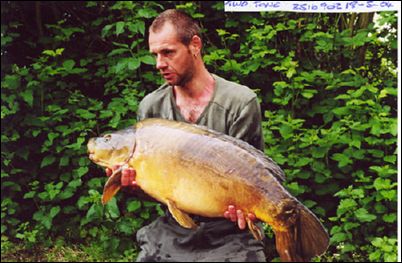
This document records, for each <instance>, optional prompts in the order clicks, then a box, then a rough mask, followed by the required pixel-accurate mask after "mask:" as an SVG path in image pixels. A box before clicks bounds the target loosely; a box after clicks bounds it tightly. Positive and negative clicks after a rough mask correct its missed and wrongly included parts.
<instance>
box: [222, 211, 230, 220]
mask: <svg viewBox="0 0 402 263" xmlns="http://www.w3.org/2000/svg"><path fill="white" fill-rule="evenodd" d="M223 216H224V217H225V218H226V219H230V214H229V211H225V213H223Z"/></svg>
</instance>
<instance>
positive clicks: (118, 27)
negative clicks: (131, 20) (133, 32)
mask: <svg viewBox="0 0 402 263" xmlns="http://www.w3.org/2000/svg"><path fill="white" fill-rule="evenodd" d="M124 25H125V23H124V22H122V21H119V22H117V23H116V36H118V35H120V34H121V33H123V32H124Z"/></svg>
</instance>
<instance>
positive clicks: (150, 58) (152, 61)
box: [141, 55, 156, 65]
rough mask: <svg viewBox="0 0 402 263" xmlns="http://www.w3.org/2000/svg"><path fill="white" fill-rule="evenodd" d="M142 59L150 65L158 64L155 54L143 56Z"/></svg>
mask: <svg viewBox="0 0 402 263" xmlns="http://www.w3.org/2000/svg"><path fill="white" fill-rule="evenodd" d="M141 61H142V62H143V63H145V64H148V65H155V64H156V61H155V58H154V57H153V56H150V55H146V56H143V57H141Z"/></svg>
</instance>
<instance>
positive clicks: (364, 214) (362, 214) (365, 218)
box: [355, 208, 377, 222]
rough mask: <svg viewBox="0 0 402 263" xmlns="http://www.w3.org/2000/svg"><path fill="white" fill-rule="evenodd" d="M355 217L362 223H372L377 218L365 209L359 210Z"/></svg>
mask: <svg viewBox="0 0 402 263" xmlns="http://www.w3.org/2000/svg"><path fill="white" fill-rule="evenodd" d="M355 215H356V217H357V219H358V220H359V221H361V222H371V221H373V220H375V219H376V218H377V216H376V215H373V214H370V213H369V212H368V211H367V209H365V208H359V209H357V210H356V212H355Z"/></svg>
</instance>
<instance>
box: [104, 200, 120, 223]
mask: <svg viewBox="0 0 402 263" xmlns="http://www.w3.org/2000/svg"><path fill="white" fill-rule="evenodd" d="M106 211H107V212H108V213H109V215H110V217H111V218H112V219H116V218H118V217H119V216H120V211H119V207H118V206H117V201H116V198H112V199H111V200H110V201H109V202H108V203H107V204H106Z"/></svg>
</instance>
